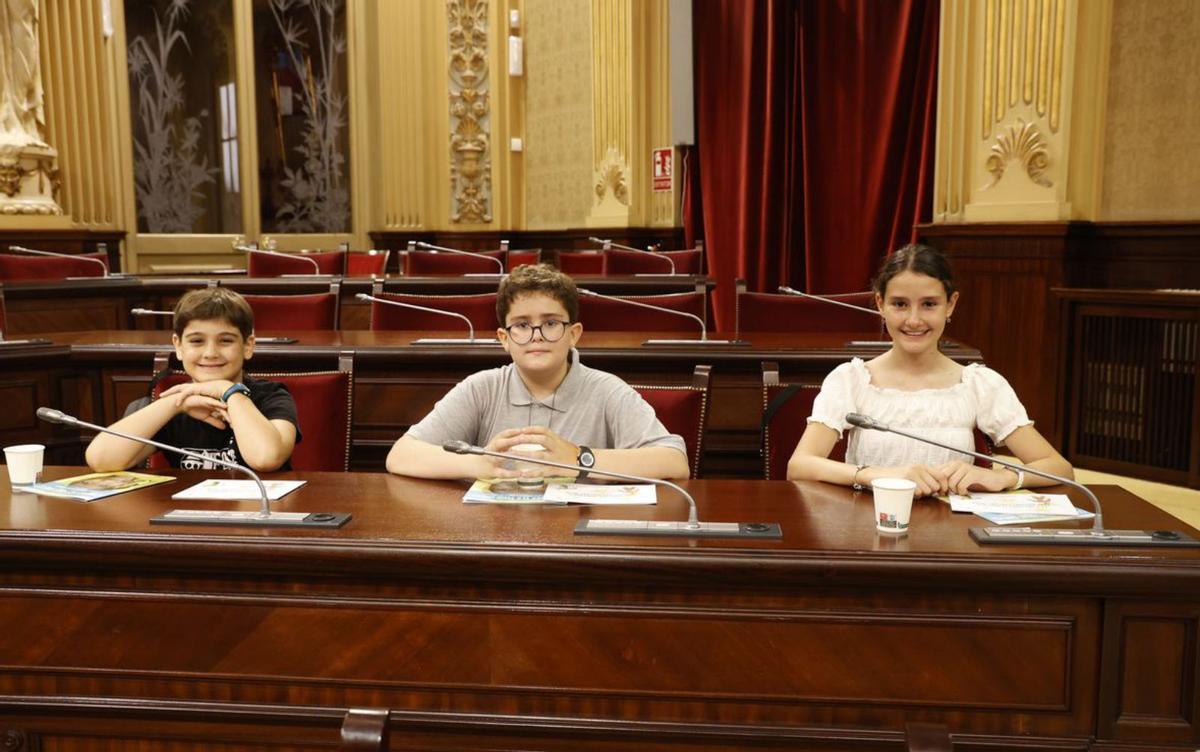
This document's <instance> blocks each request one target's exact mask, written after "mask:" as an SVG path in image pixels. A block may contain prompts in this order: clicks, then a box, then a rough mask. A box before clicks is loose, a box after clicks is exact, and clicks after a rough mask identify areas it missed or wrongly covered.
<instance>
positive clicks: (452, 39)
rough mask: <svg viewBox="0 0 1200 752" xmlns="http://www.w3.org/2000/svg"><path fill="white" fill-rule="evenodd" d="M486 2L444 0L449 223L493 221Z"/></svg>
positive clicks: (490, 105) (477, 0) (489, 65)
mask: <svg viewBox="0 0 1200 752" xmlns="http://www.w3.org/2000/svg"><path fill="white" fill-rule="evenodd" d="M488 1H489V0H446V21H447V25H448V39H449V50H450V69H449V70H450V87H449V99H450V222H451V223H452V224H487V223H490V222H491V221H492V150H491V125H492V120H491V115H492V103H491V88H492V82H491V75H492V70H491V67H492V66H491V60H489V56H488V20H489V19H488ZM492 1H493V2H494V1H495V0H492Z"/></svg>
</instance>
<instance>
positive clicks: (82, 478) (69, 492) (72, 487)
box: [21, 470, 175, 502]
mask: <svg viewBox="0 0 1200 752" xmlns="http://www.w3.org/2000/svg"><path fill="white" fill-rule="evenodd" d="M173 480H175V479H174V478H172V477H171V476H169V475H148V474H146V473H132V472H129V471H128V470H121V471H119V472H115V473H88V474H87V475H76V476H73V477H70V478H62V479H60V480H51V481H46V482H44V483H34V484H33V485H31V486H26V487H25V488H23V489H21V490H22V491H25V492H26V493H35V494H38V495H40V496H55V497H58V498H60V499H73V500H75V501H83V502H92V501H98V500H100V499H105V498H108V497H109V496H116V495H117V494H123V493H125V492H126V491H136V490H138V489H139V488H149V487H150V486H157V485H158V484H159V483H168V482H170V481H173Z"/></svg>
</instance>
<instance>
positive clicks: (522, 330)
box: [504, 319, 571, 345]
mask: <svg viewBox="0 0 1200 752" xmlns="http://www.w3.org/2000/svg"><path fill="white" fill-rule="evenodd" d="M570 324H571V322H570V321H559V320H558V319H546V320H545V321H543V322H542V323H540V324H538V325H537V326H534V325H533V324H530V323H529V322H528V321H518V322H517V323H515V324H509V325H508V326H506V327H504V331H506V332H508V336H509V337H511V338H512V341H513V342H516V343H517V344H518V345H523V344H525V343H527V342H529V341H531V340H532V339H533V333H534V332H537V333H539V334H541V335H542V339H543V340H545V341H546V342H557V341H559V340H560V339H562V338H563V335H564V334H566V332H567V327H568V326H570Z"/></svg>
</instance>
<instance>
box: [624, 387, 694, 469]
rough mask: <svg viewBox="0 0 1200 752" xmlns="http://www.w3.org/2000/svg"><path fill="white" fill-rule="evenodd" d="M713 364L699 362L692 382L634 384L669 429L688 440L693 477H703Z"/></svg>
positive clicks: (689, 460)
mask: <svg viewBox="0 0 1200 752" xmlns="http://www.w3.org/2000/svg"><path fill="white" fill-rule="evenodd" d="M711 371H712V366H696V369H695V371H693V373H692V384H691V386H686V385H681V384H676V385H669V386H667V385H660V384H631V385H630V386H632V387H633V388H634V389H635V390H637V393H638V394H640V395H642V399H644V400H646V402H649V403H650V406H651V407H653V408H654V413H655V414H656V415H657V416H658V419H659V420H660V421H662V424H663V425H664V426H666V429H667V430H668V431H670V432H671V433H675V434H679V435H680V436H682V437H683V440H684V441H685V442H687V447H688V465H689V467H690V468H691V471H692V477H693V478H699V477H700V460H701V458H702V457H703V456H704V437H705V434H706V433H707V432H708V396H709V376H710V375H711Z"/></svg>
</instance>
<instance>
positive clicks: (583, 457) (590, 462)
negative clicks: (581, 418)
mask: <svg viewBox="0 0 1200 752" xmlns="http://www.w3.org/2000/svg"><path fill="white" fill-rule="evenodd" d="M577 462H578V463H579V467H581V468H582V469H581V470H580V471H579V475H578V476H576V480H583V479H584V478H586V477H587V474H588V473H587V471H588V470H591V469H592V468H593V467H595V466H596V453H595V452H593V451H592V450H591V448H590V447H585V446H583V445H582V444H580V445H579V458H578V460H577Z"/></svg>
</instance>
